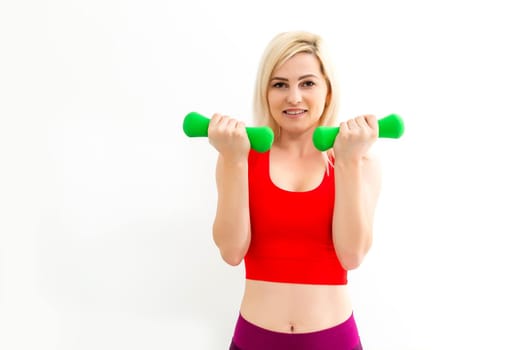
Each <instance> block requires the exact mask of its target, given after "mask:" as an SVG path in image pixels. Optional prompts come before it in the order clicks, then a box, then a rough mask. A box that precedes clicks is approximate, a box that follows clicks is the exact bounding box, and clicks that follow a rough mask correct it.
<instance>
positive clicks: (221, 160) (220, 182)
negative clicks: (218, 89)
mask: <svg viewBox="0 0 525 350" xmlns="http://www.w3.org/2000/svg"><path fill="white" fill-rule="evenodd" d="M208 139H209V141H210V143H211V144H212V145H213V146H214V147H215V148H216V149H217V151H219V157H218V159H217V168H216V174H215V176H216V183H217V212H216V214H215V220H214V223H213V241H214V242H215V244H216V245H217V247H218V248H219V250H220V252H221V256H222V258H223V259H224V261H226V262H227V263H228V264H230V265H238V264H240V263H241V261H242V260H243V258H244V255H246V252H247V251H248V247H249V246H250V211H249V201H248V154H249V151H250V142H249V140H248V136H247V134H246V128H245V126H244V123H242V122H239V121H236V120H235V119H232V118H229V117H227V116H224V115H220V114H217V113H216V114H214V115H213V117H212V118H211V120H210V125H209V127H208Z"/></svg>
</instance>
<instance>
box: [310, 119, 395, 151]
mask: <svg viewBox="0 0 525 350" xmlns="http://www.w3.org/2000/svg"><path fill="white" fill-rule="evenodd" d="M377 124H378V127H379V135H378V136H379V137H383V138H391V139H398V138H400V137H401V136H402V135H403V133H404V132H405V125H404V122H403V119H401V117H400V116H399V115H397V114H390V115H388V116H386V117H384V118H382V119H379V120H378V121H377ZM338 133H339V127H338V126H318V127H317V128H316V129H315V130H314V134H313V142H314V146H315V147H316V148H317V149H318V150H320V151H326V150H328V149H330V148H332V147H333V145H334V141H335V137H336V136H337V134H338Z"/></svg>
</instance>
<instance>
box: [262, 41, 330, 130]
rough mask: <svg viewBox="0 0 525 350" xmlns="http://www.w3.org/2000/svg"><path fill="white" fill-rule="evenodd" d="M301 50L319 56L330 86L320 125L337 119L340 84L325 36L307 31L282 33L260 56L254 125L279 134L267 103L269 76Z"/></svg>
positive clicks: (322, 70)
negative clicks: (262, 126)
mask: <svg viewBox="0 0 525 350" xmlns="http://www.w3.org/2000/svg"><path fill="white" fill-rule="evenodd" d="M298 53H310V54H313V55H315V56H316V57H317V59H318V60H319V63H320V65H321V72H322V73H323V75H324V78H325V79H326V83H327V85H328V95H327V98H326V104H325V108H324V111H323V114H322V115H321V118H320V120H319V125H334V124H335V122H336V119H337V113H338V111H339V86H338V85H337V81H336V78H335V72H334V68H333V66H332V63H331V61H330V60H329V57H328V54H327V49H326V47H325V43H324V41H323V39H322V38H321V37H320V36H319V35H317V34H313V33H310V32H305V31H291V32H284V33H280V34H277V35H276V36H275V37H274V38H273V39H272V40H271V41H270V42H269V43H268V45H267V47H266V49H265V51H264V53H263V55H262V57H261V61H260V63H259V70H258V72H257V79H256V82H255V94H254V99H253V112H254V122H255V124H257V125H266V126H269V127H270V128H272V130H273V132H274V134H276V135H277V134H278V131H279V130H278V129H279V126H278V125H277V123H276V122H275V120H274V119H273V118H272V116H271V114H270V108H269V105H268V88H269V85H270V79H271V77H272V74H273V72H274V71H275V69H277V68H279V67H280V66H281V65H282V64H283V63H285V62H286V61H287V60H288V59H290V58H291V57H293V56H294V55H296V54H298Z"/></svg>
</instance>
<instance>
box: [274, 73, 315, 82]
mask: <svg viewBox="0 0 525 350" xmlns="http://www.w3.org/2000/svg"><path fill="white" fill-rule="evenodd" d="M306 78H319V77H318V76H317V75H315V74H305V75H301V76H300V77H299V80H303V79H306ZM271 80H282V81H288V79H287V78H282V77H273V78H272V79H271Z"/></svg>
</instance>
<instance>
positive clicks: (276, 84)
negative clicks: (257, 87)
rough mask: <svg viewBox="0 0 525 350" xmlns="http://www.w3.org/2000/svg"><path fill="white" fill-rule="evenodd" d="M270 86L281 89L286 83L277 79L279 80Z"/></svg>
mask: <svg viewBox="0 0 525 350" xmlns="http://www.w3.org/2000/svg"><path fill="white" fill-rule="evenodd" d="M272 87H273V88H277V89H281V88H284V87H286V84H285V83H283V82H281V81H279V82H276V83H274V84H272Z"/></svg>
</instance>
